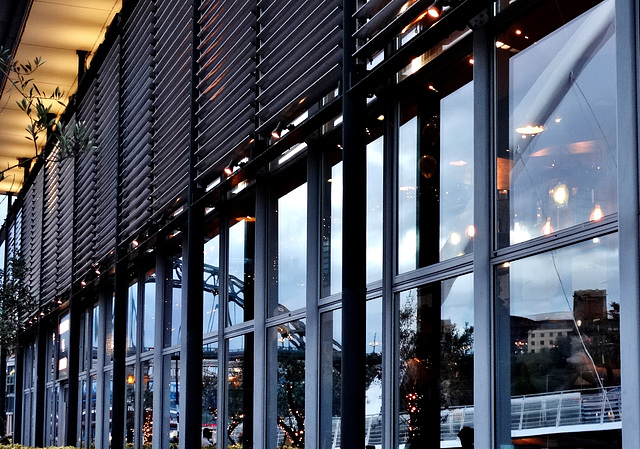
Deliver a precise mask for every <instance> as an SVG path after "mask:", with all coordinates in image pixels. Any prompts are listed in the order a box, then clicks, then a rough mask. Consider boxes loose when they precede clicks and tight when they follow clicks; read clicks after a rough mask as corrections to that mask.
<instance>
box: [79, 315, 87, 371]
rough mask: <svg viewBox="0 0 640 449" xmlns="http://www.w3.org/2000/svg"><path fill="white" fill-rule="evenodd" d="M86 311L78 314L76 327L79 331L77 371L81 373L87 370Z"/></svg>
mask: <svg viewBox="0 0 640 449" xmlns="http://www.w3.org/2000/svg"><path fill="white" fill-rule="evenodd" d="M87 317H88V311H86V310H85V311H83V312H82V313H81V314H80V322H79V323H78V325H79V326H80V330H79V333H78V337H79V341H80V347H79V348H78V371H79V372H82V371H85V370H87V369H88V367H87V357H88V356H87V352H86V351H87V347H88V345H87V341H86V339H87V320H88V318H87Z"/></svg>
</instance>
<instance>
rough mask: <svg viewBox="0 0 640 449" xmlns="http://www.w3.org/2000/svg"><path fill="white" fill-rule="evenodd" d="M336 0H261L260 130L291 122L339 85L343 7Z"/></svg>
mask: <svg viewBox="0 0 640 449" xmlns="http://www.w3.org/2000/svg"><path fill="white" fill-rule="evenodd" d="M340 5H341V2H339V1H336V0H308V1H304V2H301V1H298V0H286V1H285V0H260V1H258V7H259V9H260V16H259V18H258V23H259V30H260V31H259V33H258V39H259V46H258V75H259V76H258V81H257V85H258V92H259V94H258V97H257V99H258V105H259V108H258V112H257V116H258V120H259V127H258V131H259V132H260V133H269V132H271V131H272V130H273V128H274V127H275V125H276V122H279V121H283V122H285V123H286V122H290V121H292V120H293V119H295V118H296V117H297V116H299V115H300V114H301V113H302V112H303V111H304V110H306V109H308V108H310V107H311V106H312V105H314V103H316V102H318V101H319V100H320V99H321V98H322V97H323V96H325V95H326V94H327V93H329V92H330V91H331V90H333V89H335V88H336V87H338V82H339V81H340V77H341V64H342V51H341V44H342V32H341V26H342V10H341V8H340Z"/></svg>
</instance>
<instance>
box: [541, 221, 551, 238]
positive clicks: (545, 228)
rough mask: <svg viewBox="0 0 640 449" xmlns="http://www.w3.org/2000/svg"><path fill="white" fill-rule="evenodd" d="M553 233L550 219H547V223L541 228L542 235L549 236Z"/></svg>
mask: <svg viewBox="0 0 640 449" xmlns="http://www.w3.org/2000/svg"><path fill="white" fill-rule="evenodd" d="M552 232H553V227H552V226H551V218H547V222H546V223H545V224H544V226H543V227H542V235H550V234H551V233H552Z"/></svg>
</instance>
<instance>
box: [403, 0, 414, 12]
mask: <svg viewBox="0 0 640 449" xmlns="http://www.w3.org/2000/svg"><path fill="white" fill-rule="evenodd" d="M416 1H417V0H409V1H408V2H406V3H405V4H404V5H402V8H400V14H404V13H405V12H406V11H407V9H409V7H410V6H411V5H413V4H414V3H415V2H416Z"/></svg>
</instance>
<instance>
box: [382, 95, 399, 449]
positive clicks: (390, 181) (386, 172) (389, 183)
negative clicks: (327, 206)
mask: <svg viewBox="0 0 640 449" xmlns="http://www.w3.org/2000/svg"><path fill="white" fill-rule="evenodd" d="M385 98H388V97H386V96H385ZM385 109H386V110H385V112H384V114H385V115H384V116H385V130H384V150H383V151H384V153H383V157H384V162H383V184H384V186H385V188H384V190H383V206H382V207H383V210H384V213H383V217H389V218H387V219H385V220H383V225H382V226H383V239H382V251H383V255H382V260H383V261H386V263H383V264H382V266H383V272H382V333H383V336H382V348H383V350H382V373H383V377H382V378H383V388H382V403H383V410H384V413H383V426H384V432H383V435H384V437H383V438H384V441H383V445H384V446H386V447H390V448H393V447H397V444H398V432H397V430H398V429H399V428H400V426H399V422H398V413H397V410H399V399H398V397H397V395H396V388H397V387H396V383H397V379H399V367H398V363H396V360H397V359H398V357H397V352H396V350H395V348H398V347H399V336H398V335H399V332H397V331H396V323H397V322H398V320H397V317H398V312H397V310H398V307H397V304H396V302H397V301H396V300H395V295H394V294H393V289H392V287H393V280H394V277H395V275H396V273H397V266H398V263H397V261H398V258H397V252H396V248H397V247H398V245H397V238H396V236H397V232H396V229H397V223H398V220H397V217H398V204H397V201H396V198H397V195H396V192H397V160H398V158H397V154H398V133H397V129H398V123H399V113H400V111H399V106H398V102H396V101H392V102H391V103H387V104H385Z"/></svg>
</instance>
